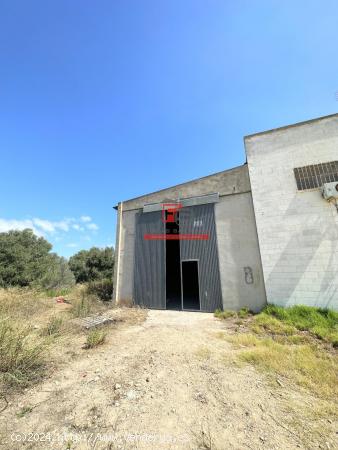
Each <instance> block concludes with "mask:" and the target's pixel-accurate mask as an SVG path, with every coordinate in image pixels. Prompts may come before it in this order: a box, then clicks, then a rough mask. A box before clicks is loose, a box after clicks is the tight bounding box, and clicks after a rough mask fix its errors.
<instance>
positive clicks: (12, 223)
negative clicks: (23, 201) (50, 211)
mask: <svg viewBox="0 0 338 450" xmlns="http://www.w3.org/2000/svg"><path fill="white" fill-rule="evenodd" d="M25 228H31V229H32V230H33V231H34V233H35V234H37V235H38V236H41V234H42V233H41V231H39V230H38V229H37V228H36V227H35V226H34V224H33V221H32V220H30V219H27V220H15V219H13V220H11V219H10V220H7V219H0V232H1V233H5V232H6V231H9V230H20V231H21V230H24V229H25Z"/></svg>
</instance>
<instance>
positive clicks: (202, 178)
mask: <svg viewBox="0 0 338 450" xmlns="http://www.w3.org/2000/svg"><path fill="white" fill-rule="evenodd" d="M246 165H247V162H244V163H243V164H241V165H240V166H235V167H232V168H231V169H226V170H220V171H219V172H214V173H211V174H209V175H205V176H204V177H200V178H194V179H193V180H188V181H184V182H183V183H179V184H174V185H172V186H168V187H166V188H163V189H159V190H158V191H153V192H148V193H146V194H142V195H139V196H137V197H133V198H129V199H128V200H123V203H127V202H131V201H133V200H138V199H140V198H142V197H145V196H146V195H152V194H158V193H159V192H162V191H166V190H167V189H172V188H176V187H179V186H183V185H184V184H188V183H193V182H194V181H199V180H204V179H205V178H208V177H212V176H214V175H218V174H220V173H223V172H231V171H232V170H236V169H240V168H242V167H244V166H246ZM119 203H121V202H119ZM113 208H114V209H117V208H118V204H117V205H115V206H113Z"/></svg>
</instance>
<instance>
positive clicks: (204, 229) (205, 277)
mask: <svg viewBox="0 0 338 450" xmlns="http://www.w3.org/2000/svg"><path fill="white" fill-rule="evenodd" d="M180 233H181V234H188V235H197V236H196V239H188V240H182V241H181V262H182V264H184V261H186V260H196V261H198V266H197V267H198V279H199V302H200V309H201V311H207V312H213V311H215V309H217V308H221V307H222V291H221V282H220V273H219V263H218V251H217V239H216V225H215V214H214V204H212V203H209V204H206V205H196V206H190V207H186V208H182V210H181V211H180ZM199 235H206V236H207V239H198V236H199ZM186 278H190V279H191V280H193V279H194V276H193V275H192V274H190V275H189V277H188V275H186ZM195 278H196V277H195ZM194 283H195V284H196V282H195V281H194ZM183 308H184V309H185V307H184V303H183Z"/></svg>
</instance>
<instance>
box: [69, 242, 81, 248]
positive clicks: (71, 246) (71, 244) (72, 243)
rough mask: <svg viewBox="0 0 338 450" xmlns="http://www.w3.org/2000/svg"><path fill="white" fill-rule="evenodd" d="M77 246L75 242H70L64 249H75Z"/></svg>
mask: <svg viewBox="0 0 338 450" xmlns="http://www.w3.org/2000/svg"><path fill="white" fill-rule="evenodd" d="M78 246H79V244H75V242H70V243H69V244H67V245H66V247H69V248H75V247H78Z"/></svg>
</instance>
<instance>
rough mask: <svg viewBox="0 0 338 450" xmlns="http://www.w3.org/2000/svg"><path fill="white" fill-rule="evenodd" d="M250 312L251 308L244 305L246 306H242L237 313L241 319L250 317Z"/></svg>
mask: <svg viewBox="0 0 338 450" xmlns="http://www.w3.org/2000/svg"><path fill="white" fill-rule="evenodd" d="M249 314H250V311H249V308H247V307H246V306H244V308H241V309H240V310H239V311H238V313H237V315H238V317H240V318H241V319H244V318H245V317H248V315H249Z"/></svg>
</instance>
